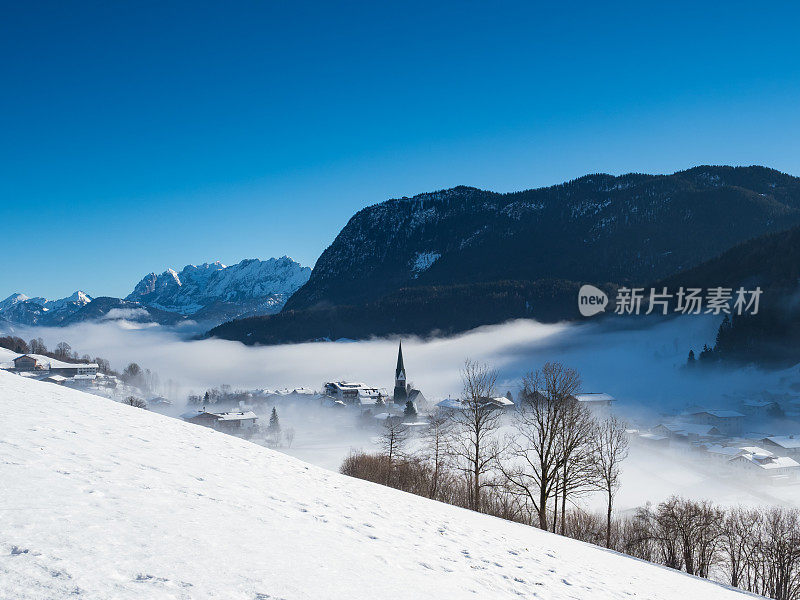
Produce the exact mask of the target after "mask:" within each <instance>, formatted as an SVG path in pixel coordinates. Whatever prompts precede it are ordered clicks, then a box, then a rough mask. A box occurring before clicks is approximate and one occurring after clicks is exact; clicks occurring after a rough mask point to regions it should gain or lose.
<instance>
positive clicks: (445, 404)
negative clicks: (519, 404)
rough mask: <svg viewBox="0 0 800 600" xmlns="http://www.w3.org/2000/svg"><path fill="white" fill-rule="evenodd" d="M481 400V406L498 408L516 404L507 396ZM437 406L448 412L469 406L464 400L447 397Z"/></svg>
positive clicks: (507, 407)
mask: <svg viewBox="0 0 800 600" xmlns="http://www.w3.org/2000/svg"><path fill="white" fill-rule="evenodd" d="M479 402H480V403H481V406H485V407H488V408H491V409H496V410H508V409H513V408H514V407H515V404H514V403H513V402H512V401H511V400H509V399H508V398H506V397H505V396H498V397H491V398H490V397H486V398H480V399H479ZM436 408H438V409H439V410H442V411H446V412H447V411H449V412H452V411H455V410H465V409H466V408H467V403H465V402H462V401H461V400H460V399H458V398H445V399H444V400H442V401H441V402H439V403H437V404H436Z"/></svg>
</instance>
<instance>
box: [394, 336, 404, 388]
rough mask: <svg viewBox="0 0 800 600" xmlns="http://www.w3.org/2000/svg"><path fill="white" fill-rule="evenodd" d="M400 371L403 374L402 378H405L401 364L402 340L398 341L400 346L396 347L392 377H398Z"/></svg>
mask: <svg viewBox="0 0 800 600" xmlns="http://www.w3.org/2000/svg"><path fill="white" fill-rule="evenodd" d="M400 373H402V374H403V379H405V378H406V368H405V366H404V365H403V342H402V340H401V341H400V347H399V348H398V349H397V368H395V370H394V378H395V379H399V378H400Z"/></svg>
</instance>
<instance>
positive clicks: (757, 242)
mask: <svg viewBox="0 0 800 600" xmlns="http://www.w3.org/2000/svg"><path fill="white" fill-rule="evenodd" d="M799 282H800V227H794V228H792V229H789V230H787V231H782V232H780V233H773V234H768V235H764V236H761V237H758V238H756V239H753V240H749V241H747V242H744V243H742V244H739V245H737V246H735V247H734V248H731V249H730V250H728V251H727V252H724V253H722V254H721V255H720V256H717V257H715V258H713V259H711V260H709V261H707V262H705V263H703V264H701V265H698V266H697V267H694V268H692V269H689V270H688V271H686V272H685V273H680V274H677V275H674V276H672V277H669V278H667V279H665V280H663V281H660V282H658V283H656V284H655V286H654V287H662V286H666V287H668V288H669V289H672V290H675V289H678V288H679V287H680V286H683V287H700V288H708V287H717V286H723V287H729V288H733V289H738V288H739V287H740V286H744V287H745V289H748V290H750V289H755V288H756V287H757V286H758V287H760V288H761V290H762V294H761V297H760V303H759V312H758V314H755V315H750V314H745V315H742V316H736V315H733V317H732V321H731V323H730V324H729V323H724V324H723V326H722V327H721V328H720V331H719V335H718V337H717V342H716V345H715V347H714V349H713V352H711V353H707V354H706V355H705V356H704V360H706V361H709V362H712V363H713V362H716V361H717V360H730V361H735V362H744V363H754V364H759V365H763V366H775V367H779V368H783V367H788V366H791V365H794V364H797V363H798V362H800V304H798V301H797V299H798V296H797V294H798V283H799Z"/></svg>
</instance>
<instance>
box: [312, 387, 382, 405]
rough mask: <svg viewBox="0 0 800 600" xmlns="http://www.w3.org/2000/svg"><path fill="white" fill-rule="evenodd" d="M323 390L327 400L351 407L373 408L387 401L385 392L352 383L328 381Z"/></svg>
mask: <svg viewBox="0 0 800 600" xmlns="http://www.w3.org/2000/svg"><path fill="white" fill-rule="evenodd" d="M324 389H325V395H326V396H328V397H329V398H333V399H334V400H340V401H341V402H343V403H344V404H349V405H352V406H374V405H376V404H380V403H381V401H382V402H384V403H386V402H387V401H388V400H389V396H388V394H387V393H386V391H385V390H382V389H380V388H376V387H371V386H368V385H366V384H364V383H359V382H354V381H329V382H328V383H326V384H325V386H324Z"/></svg>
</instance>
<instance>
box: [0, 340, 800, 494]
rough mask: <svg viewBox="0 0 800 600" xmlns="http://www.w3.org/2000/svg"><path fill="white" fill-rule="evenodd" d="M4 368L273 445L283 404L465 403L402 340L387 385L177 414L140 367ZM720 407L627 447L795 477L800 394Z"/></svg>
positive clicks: (416, 413) (264, 393)
mask: <svg viewBox="0 0 800 600" xmlns="http://www.w3.org/2000/svg"><path fill="white" fill-rule="evenodd" d="M3 351H4V352H6V353H7V352H8V351H7V350H5V349H3ZM7 356H8V355H7V354H4V355H3V357H4V358H7ZM137 368H138V367H137ZM0 369H3V370H7V371H9V372H12V373H16V374H17V375H20V376H22V377H26V378H33V379H37V380H41V381H43V382H47V383H51V384H54V385H61V386H65V387H72V388H76V389H81V390H83V391H86V392H89V393H92V394H96V395H99V396H103V397H107V398H110V399H114V400H117V401H120V402H126V403H129V404H132V405H134V406H138V407H140V408H146V409H148V410H153V411H156V412H161V413H164V414H167V415H169V416H174V417H178V418H182V419H183V420H185V421H188V422H191V423H195V424H197V425H201V426H205V427H210V428H213V429H215V430H217V431H220V432H223V433H226V434H230V435H235V436H238V437H241V438H245V439H249V440H251V441H253V442H256V443H260V444H263V445H267V446H270V447H276V448H280V447H283V446H289V447H290V446H291V445H292V443H293V440H294V437H295V434H296V432H295V428H294V427H288V428H281V425H280V417H279V415H280V414H281V413H282V412H284V411H287V410H295V411H296V410H300V411H301V412H302V411H305V412H304V413H303V414H305V415H308V414H310V413H309V412H308V411H319V410H322V411H323V413H324V414H325V415H327V416H326V417H325V420H326V421H328V423H329V424H331V426H333V427H337V426H339V427H342V428H345V427H349V426H351V424H352V423H354V422H355V423H356V424H357V426H358V427H359V428H361V429H364V430H365V431H367V432H370V431H372V432H380V431H381V430H382V429H383V428H386V427H390V426H395V425H401V426H403V427H404V428H405V429H406V430H407V431H408V432H409V433H410V434H411V435H414V434H415V432H416V433H417V434H418V433H421V432H423V431H424V430H425V429H426V428H427V427H428V426H429V423H430V421H431V419H432V418H433V417H435V416H436V415H447V414H452V413H453V412H454V411H459V410H462V409H463V408H464V407H463V405H462V400H461V399H459V398H451V397H447V398H441V399H428V398H427V397H426V396H425V394H424V393H423V391H422V390H420V389H417V388H415V387H414V386H412V385H410V384H408V383H407V382H408V377H407V373H406V367H405V362H404V358H403V348H402V343H400V345H399V347H398V353H397V362H396V365H395V369H394V387H393V389H392V392H391V393H389V392H388V391H387V389H386V388H385V387H380V386H374V385H369V384H367V383H363V382H355V381H342V380H337V381H328V382H325V383H324V384H322V385H321V388H320V389H319V390H313V389H310V388H304V387H298V388H292V389H289V388H283V389H255V390H248V391H241V390H232V389H231V388H230V387H229V386H222V387H221V388H220V389H213V390H208V391H206V392H205V393H204V394H203V395H191V396H190V397H189V398H188V402H187V407H186V408H187V410H186V411H184V412H182V413H178V412H176V410H177V407H175V406H174V404H175V403H174V402H172V401H171V400H169V399H167V398H165V397H163V396H160V395H157V394H153V393H149V394H148V393H147V392H148V388H149V387H150V386H148V385H143V384H142V373H134V374H133V375H134V376H131V373H128V372H127V371H126V373H125V374H121V375H116V374H108V373H103V372H101V368H100V365H99V364H98V363H94V362H66V361H63V360H58V359H55V358H52V357H50V356H45V355H40V354H36V353H27V354H20V355H16V356H13V358H10V360H6V361H5V362H2V363H0ZM148 373H149V372H148ZM574 400H575V401H577V402H579V403H581V404H582V405H584V406H586V407H587V408H588V409H590V411H591V412H592V413H593V414H595V415H597V416H601V417H602V416H606V415H610V414H612V413H616V412H618V411H617V409H615V404H616V403H617V401H616V399H615V398H614V397H613V396H611V395H610V394H607V393H602V392H587V393H576V394H575V395H574ZM482 402H484V403H485V405H486V406H487V407H489V408H490V409H492V410H496V411H500V412H504V413H509V415H510V414H513V413H514V412H515V411H517V410H519V408H520V407H519V406H518V404H517V402H516V401H515V399H514V395H513V393H512V392H511V391H508V392H507V393H506V394H505V395H503V396H498V397H487V398H485V399H483V400H482ZM724 406H725V408H708V407H691V408H689V409H687V410H684V411H681V412H680V413H676V414H663V415H659V416H658V417H651V418H649V419H643V418H641V417H640V418H639V419H638V420H637V421H634V422H632V421H630V420H629V421H627V422H628V428H627V429H626V434H627V436H628V439H629V442H630V445H631V447H632V448H633V449H636V448H642V449H646V450H649V451H653V452H661V453H675V454H679V455H682V456H683V457H686V458H689V459H691V460H693V461H701V462H702V463H704V464H705V465H707V466H709V467H712V468H714V469H718V470H719V472H720V474H721V475H722V476H725V475H727V476H731V477H749V478H751V479H753V480H754V481H755V482H758V483H760V484H769V485H781V484H783V485H790V484H800V395H797V396H793V395H791V394H785V393H784V394H778V393H769V392H766V391H765V392H762V395H761V397H759V398H753V397H749V396H747V395H743V396H741V397H739V398H726V399H725V400H724ZM731 406H733V407H734V408H731ZM618 416H621V417H622V416H624V415H618ZM311 418H312V417H309V416H303V417H302V419H311Z"/></svg>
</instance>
